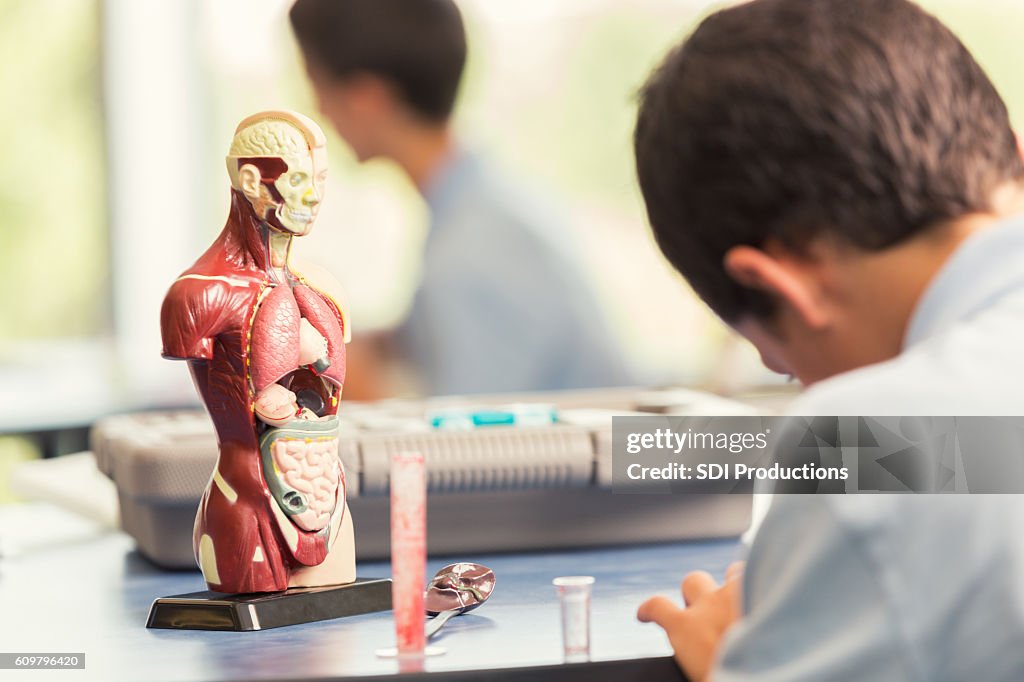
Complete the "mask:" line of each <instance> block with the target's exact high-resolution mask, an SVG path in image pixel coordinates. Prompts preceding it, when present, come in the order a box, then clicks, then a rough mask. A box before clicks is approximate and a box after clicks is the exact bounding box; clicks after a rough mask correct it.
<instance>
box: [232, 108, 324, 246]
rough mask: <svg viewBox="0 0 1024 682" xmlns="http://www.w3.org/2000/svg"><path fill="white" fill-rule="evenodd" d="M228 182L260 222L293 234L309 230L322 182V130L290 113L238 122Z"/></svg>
mask: <svg viewBox="0 0 1024 682" xmlns="http://www.w3.org/2000/svg"><path fill="white" fill-rule="evenodd" d="M227 165H228V174H229V175H230V176H231V185H232V187H234V188H235V189H238V190H240V191H241V192H242V193H243V194H244V195H245V196H246V198H247V199H248V200H249V202H250V203H251V204H252V207H253V210H254V211H255V212H256V215H258V216H259V217H260V219H261V220H265V221H266V222H267V223H268V224H269V225H271V226H272V227H274V228H275V229H278V230H284V231H288V232H291V233H292V234H296V235H304V234H308V233H309V231H310V229H312V226H313V222H314V221H315V220H316V215H317V211H318V210H319V205H320V200H321V198H322V197H323V191H324V184H325V182H326V180H327V149H326V146H325V138H324V134H323V131H321V130H320V127H319V126H317V124H316V123H314V122H313V121H312V120H310V119H308V118H306V117H305V116H302V115H301V114H296V113H293V112H282V111H271V112H264V113H262V114H257V115H256V116H251V117H249V118H248V119H246V120H244V121H242V123H240V124H239V126H238V130H237V131H236V132H235V138H234V140H233V141H232V143H231V151H230V152H229V153H228V157H227Z"/></svg>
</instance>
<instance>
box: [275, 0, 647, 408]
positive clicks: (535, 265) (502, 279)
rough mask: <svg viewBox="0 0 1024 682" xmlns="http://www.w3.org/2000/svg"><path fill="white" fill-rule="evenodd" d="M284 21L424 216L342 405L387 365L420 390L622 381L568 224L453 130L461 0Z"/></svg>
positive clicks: (371, 154) (331, 100) (341, 118)
mask: <svg viewBox="0 0 1024 682" xmlns="http://www.w3.org/2000/svg"><path fill="white" fill-rule="evenodd" d="M290 18H291V24H292V28H293V30H294V32H295V35H296V37H297V39H298V43H299V45H300V47H301V49H302V52H303V54H304V57H305V61H306V67H307V72H308V74H309V77H310V80H311V81H312V84H313V87H314V90H315V91H316V95H317V99H318V101H319V106H320V110H321V112H322V113H323V115H324V116H325V117H326V118H327V119H328V120H329V121H330V122H331V123H332V124H333V125H334V127H335V128H336V129H337V131H338V133H339V134H340V135H341V137H342V138H343V139H344V140H345V141H346V142H347V143H348V144H349V145H350V146H351V148H352V150H353V152H354V153H355V156H356V157H357V159H358V160H359V161H360V162H364V161H368V160H371V159H375V158H385V159H390V160H391V161H393V162H395V163H396V164H397V165H398V166H399V167H400V168H401V169H402V171H404V173H405V175H406V176H407V177H408V178H409V180H410V181H411V182H412V183H413V185H415V187H416V188H417V190H418V191H419V192H420V194H421V195H422V196H423V198H424V199H425V200H426V202H427V205H428V207H429V210H430V226H429V232H428V235H427V240H426V246H425V253H424V263H423V275H422V281H421V283H420V286H419V288H418V290H417V292H416V295H415V298H414V301H413V305H412V309H411V311H410V313H409V316H408V318H407V319H406V320H405V321H404V322H403V323H402V325H401V326H400V328H399V329H398V330H397V331H396V332H395V333H393V334H389V335H383V336H382V335H375V336H374V337H370V338H362V339H361V338H359V337H358V336H357V337H356V338H355V339H354V340H353V344H352V351H351V352H352V361H351V365H352V369H353V370H354V371H355V376H354V377H353V379H355V384H356V385H354V386H353V385H352V384H353V382H352V381H350V382H349V386H347V387H346V389H347V391H346V392H347V394H348V396H349V397H350V398H357V399H359V398H372V397H379V396H380V395H382V394H383V395H386V394H387V393H388V388H387V385H386V379H385V378H384V377H386V376H387V374H388V372H387V371H386V366H387V365H388V364H390V363H391V362H392V361H393V360H394V359H402V360H405V361H409V362H411V363H412V365H413V366H414V368H415V370H416V371H417V374H418V377H419V379H420V383H421V388H422V389H423V390H424V392H425V393H427V394H429V395H447V394H460V393H482V392H507V391H531V390H555V389H569V388H586V387H598V386H616V385H623V384H626V383H628V374H627V371H626V369H625V366H624V363H623V360H622V355H621V353H620V351H619V349H618V348H617V344H616V343H615V341H614V339H615V336H614V334H613V333H612V330H611V328H610V326H609V325H608V323H607V322H606V320H605V318H604V314H603V309H602V305H601V303H600V301H599V300H598V299H597V297H596V295H595V294H594V293H593V292H592V291H591V290H590V288H589V287H588V286H587V283H586V278H585V276H584V274H583V271H582V268H581V265H580V263H578V262H577V260H576V256H575V254H576V252H578V250H579V249H577V248H574V247H573V245H572V244H571V243H569V241H568V238H567V236H566V234H565V230H564V228H563V226H562V225H561V224H560V223H559V221H558V220H557V219H556V218H555V217H554V214H553V213H552V212H551V211H550V210H549V209H547V208H546V207H545V206H544V205H543V204H542V203H541V202H539V201H538V200H537V198H535V197H533V196H531V195H530V194H529V193H528V192H526V191H524V190H523V189H522V188H520V187H518V186H517V185H516V183H514V182H512V181H511V180H510V179H509V178H507V177H505V176H503V175H502V174H501V173H500V172H498V171H497V170H496V169H495V168H493V167H492V166H491V165H489V164H488V163H487V162H486V161H485V160H484V159H483V158H482V157H481V156H480V155H478V154H477V153H476V152H474V151H473V150H471V149H469V148H468V147H467V146H466V145H465V144H464V143H463V142H461V141H460V140H458V139H457V136H456V135H455V134H454V133H453V131H452V123H451V118H452V112H453V107H454V105H455V100H456V95H457V93H458V89H459V82H460V80H461V77H462V72H463V67H464V64H465V61H466V36H465V30H464V28H463V22H462V17H461V14H460V12H459V9H458V8H457V7H456V5H455V3H454V2H452V0H417V1H416V2H409V1H408V0H298V2H296V3H295V4H294V5H293V7H292V9H291V12H290ZM357 365H359V366H357ZM359 384H362V385H359Z"/></svg>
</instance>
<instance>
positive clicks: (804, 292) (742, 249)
mask: <svg viewBox="0 0 1024 682" xmlns="http://www.w3.org/2000/svg"><path fill="white" fill-rule="evenodd" d="M797 263H798V261H795V260H789V259H785V260H783V259H778V258H775V257H773V256H771V255H769V254H767V253H765V252H764V251H762V250H760V249H756V248H754V247H752V246H734V247H733V248H731V249H729V250H728V251H727V252H726V253H725V257H724V258H723V259H722V265H723V266H724V267H725V272H726V274H728V275H729V277H731V278H732V279H734V280H735V281H736V282H737V283H739V284H741V285H743V286H745V287H747V288H750V289H757V290H759V291H763V292H764V293H766V294H768V295H769V296H770V297H771V298H773V299H775V300H776V301H778V302H779V304H780V305H783V306H787V307H789V308H790V309H791V310H792V311H793V312H794V313H796V315H797V316H798V317H799V318H800V319H801V320H803V322H804V324H806V325H807V326H808V327H810V328H811V329H821V328H823V327H825V326H826V325H827V324H828V315H827V314H826V312H825V309H824V308H823V307H822V306H821V304H820V302H819V299H818V296H817V290H816V288H815V287H814V286H813V284H812V282H811V281H810V280H809V279H808V278H807V277H806V276H805V273H804V271H803V270H802V269H801V268H800V267H799V265H797Z"/></svg>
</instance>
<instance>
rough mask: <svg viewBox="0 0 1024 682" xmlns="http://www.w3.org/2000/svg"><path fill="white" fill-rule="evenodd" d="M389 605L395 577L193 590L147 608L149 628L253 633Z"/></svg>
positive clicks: (161, 600)
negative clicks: (236, 590)
mask: <svg viewBox="0 0 1024 682" xmlns="http://www.w3.org/2000/svg"><path fill="white" fill-rule="evenodd" d="M390 608H391V580H390V579H389V578H360V579H358V580H356V581H355V582H354V583H350V584H348V585H333V586H330V587H301V588H292V589H290V590H287V591H285V592H274V593H260V594H223V593H220V592H192V593H190V594H178V595H174V596H172V597H163V598H161V599H157V600H156V601H155V602H153V606H152V607H151V608H150V609H149V620H148V621H147V623H146V627H147V628H162V629H174V630H233V631H235V632H250V631H253V630H268V629H270V628H279V627H282V626H285V625H297V624H299V623H312V622H315V621H318V620H330V619H332V618H342V617H344V616H357V615H359V614H362V613H372V612H375V611H387V610H389V609H390Z"/></svg>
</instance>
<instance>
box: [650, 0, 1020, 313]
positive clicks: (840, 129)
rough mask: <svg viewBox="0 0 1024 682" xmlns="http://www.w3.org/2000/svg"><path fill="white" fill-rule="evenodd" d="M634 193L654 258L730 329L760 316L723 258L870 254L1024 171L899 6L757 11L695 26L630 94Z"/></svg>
mask: <svg viewBox="0 0 1024 682" xmlns="http://www.w3.org/2000/svg"><path fill="white" fill-rule="evenodd" d="M635 146H636V161H637V173H638V176H639V180H640V187H641V190H642V192H643V196H644V200H645V202H646V205H647V212H648V216H649V219H650V222H651V225H652V226H653V229H654V234H655V237H656V239H657V242H658V244H659V246H660V247H661V249H662V251H663V252H664V253H665V255H666V257H667V258H668V260H669V261H670V262H671V263H672V264H673V265H674V266H675V267H676V268H677V269H678V270H679V271H680V272H681V273H682V274H683V276H684V277H686V279H687V280H688V281H689V282H690V284H691V286H693V288H694V289H695V290H696V292H697V293H698V295H700V296H701V297H702V298H703V299H704V300H705V301H706V302H707V303H708V304H709V305H710V306H711V308H712V309H713V310H715V311H716V312H717V313H718V314H719V315H720V316H721V317H723V318H724V319H725V320H727V321H730V322H732V321H736V320H738V319H739V318H741V317H743V316H745V315H748V314H752V315H754V316H756V317H760V318H767V317H770V315H771V314H772V312H773V310H774V305H773V301H772V300H771V299H770V298H769V297H768V296H767V295H765V294H764V293H762V292H759V291H755V290H753V289H749V288H746V287H743V286H740V285H739V284H737V283H736V282H735V281H734V280H732V279H731V278H730V277H729V276H728V275H727V274H726V273H725V271H724V269H723V265H722V259H723V256H724V255H725V253H726V252H727V251H728V250H729V249H730V248H732V247H734V246H736V245H740V244H747V245H752V246H763V244H764V243H765V241H766V240H768V239H770V238H773V239H777V240H779V242H781V243H782V244H784V245H786V246H787V247H789V248H793V249H795V250H800V249H801V248H802V247H803V246H805V245H807V244H808V242H809V241H810V240H812V239H814V238H816V237H821V236H828V237H829V238H834V239H835V240H837V241H839V242H841V243H845V244H848V245H851V246H854V247H858V248H861V249H865V250H881V249H885V248H887V247H890V246H893V245H895V244H898V243H899V242H901V241H903V240H905V239H907V238H909V237H911V236H913V235H915V234H918V233H921V232H922V231H924V230H927V229H928V228H929V227H931V226H934V225H936V224H937V223H939V222H941V221H944V220H948V219H952V218H956V217H959V216H962V215H964V214H967V213H970V212H975V211H985V210H987V209H989V208H990V207H989V201H990V199H991V195H992V193H993V191H994V190H995V188H996V187H998V186H999V185H1000V184H1002V183H1003V182H1005V181H1007V180H1011V179H1016V178H1020V177H1021V176H1022V175H1024V164H1022V161H1021V159H1020V157H1019V155H1018V148H1017V143H1016V139H1015V136H1014V133H1013V130H1012V129H1011V127H1010V121H1009V117H1008V115H1007V111H1006V106H1005V105H1004V104H1003V101H1002V100H1001V99H1000V97H999V94H998V93H997V92H996V90H995V88H994V87H993V85H992V83H991V82H990V81H989V79H988V77H987V76H986V75H985V73H984V72H983V71H982V69H981V67H980V66H978V64H977V63H976V62H975V60H974V58H973V57H972V56H971V55H970V53H969V52H968V51H967V49H966V48H965V47H964V46H963V45H962V44H961V43H960V41H959V40H958V39H957V38H956V37H955V36H954V35H953V34H952V33H951V32H950V31H949V30H948V29H947V28H946V27H945V26H943V25H942V24H941V23H940V22H939V21H938V20H937V19H935V18H934V17H932V16H931V15H929V14H927V13H925V12H924V11H923V10H921V9H920V8H919V7H917V6H916V5H914V4H912V3H910V2H906V1H905V0H757V1H756V2H751V3H748V4H744V5H740V6H738V7H734V8H731V9H726V10H724V11H721V12H718V13H716V14H714V15H712V16H710V17H708V18H707V19H706V20H705V21H704V22H703V23H702V24H701V25H700V26H699V27H698V28H697V30H696V31H695V32H694V33H693V35H691V36H690V38H689V39H687V40H686V41H685V42H684V43H683V44H682V45H681V46H679V47H678V48H677V49H675V50H674V51H673V52H671V53H670V54H669V55H668V57H667V58H666V59H665V61H664V63H663V64H662V65H661V67H660V68H659V69H658V70H657V71H656V72H655V73H654V74H653V75H652V76H651V78H650V80H649V81H648V83H647V84H646V86H645V87H644V89H643V92H642V96H641V105H640V112H639V116H638V120H637V126H636V135H635Z"/></svg>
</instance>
